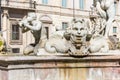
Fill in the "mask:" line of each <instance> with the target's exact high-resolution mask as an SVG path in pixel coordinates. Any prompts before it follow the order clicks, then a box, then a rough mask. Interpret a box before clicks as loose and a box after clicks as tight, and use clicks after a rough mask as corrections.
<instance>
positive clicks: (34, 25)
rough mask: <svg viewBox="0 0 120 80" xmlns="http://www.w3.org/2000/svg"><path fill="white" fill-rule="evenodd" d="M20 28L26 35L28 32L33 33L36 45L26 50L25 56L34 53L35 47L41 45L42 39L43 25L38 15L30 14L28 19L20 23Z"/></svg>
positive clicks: (31, 45)
mask: <svg viewBox="0 0 120 80" xmlns="http://www.w3.org/2000/svg"><path fill="white" fill-rule="evenodd" d="M19 25H20V27H21V28H22V32H23V33H25V32H27V31H31V33H32V35H33V36H34V39H35V43H32V44H30V45H28V46H26V48H25V49H24V51H23V53H24V54H29V53H31V52H33V50H34V47H35V46H36V45H37V44H38V43H39V41H40V37H41V35H40V34H41V28H42V23H41V22H40V20H39V19H38V18H37V15H36V13H34V12H30V13H28V15H27V17H26V18H24V19H23V20H21V21H20V22H19Z"/></svg>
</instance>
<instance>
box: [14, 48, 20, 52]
mask: <svg viewBox="0 0 120 80" xmlns="http://www.w3.org/2000/svg"><path fill="white" fill-rule="evenodd" d="M12 52H13V53H20V48H12Z"/></svg>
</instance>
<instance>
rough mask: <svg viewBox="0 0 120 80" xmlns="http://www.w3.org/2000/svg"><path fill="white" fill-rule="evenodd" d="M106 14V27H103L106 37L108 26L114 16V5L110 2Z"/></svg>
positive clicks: (110, 25) (110, 24)
mask: <svg viewBox="0 0 120 80" xmlns="http://www.w3.org/2000/svg"><path fill="white" fill-rule="evenodd" d="M107 15H108V20H107V23H106V29H105V37H106V38H108V36H109V31H110V28H111V27H112V22H113V20H114V17H115V5H114V4H112V5H111V6H110V7H109V9H108V10H107Z"/></svg>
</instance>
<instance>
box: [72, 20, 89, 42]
mask: <svg viewBox="0 0 120 80" xmlns="http://www.w3.org/2000/svg"><path fill="white" fill-rule="evenodd" d="M84 23H85V22H84V21H76V22H75V23H74V24H73V28H72V32H71V40H72V41H73V42H76V43H81V42H83V38H84V37H86V35H87V29H86V27H85V26H84Z"/></svg>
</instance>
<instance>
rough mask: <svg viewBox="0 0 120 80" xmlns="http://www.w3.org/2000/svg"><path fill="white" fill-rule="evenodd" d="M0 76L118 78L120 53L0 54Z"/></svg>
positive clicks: (20, 79)
mask: <svg viewBox="0 0 120 80" xmlns="http://www.w3.org/2000/svg"><path fill="white" fill-rule="evenodd" d="M0 62H1V63H0V76H1V77H0V80H120V76H119V75H120V55H99V56H98V55H89V56H87V57H82V58H81V57H70V56H68V55H56V56H55V55H51V56H49V55H42V56H0Z"/></svg>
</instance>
